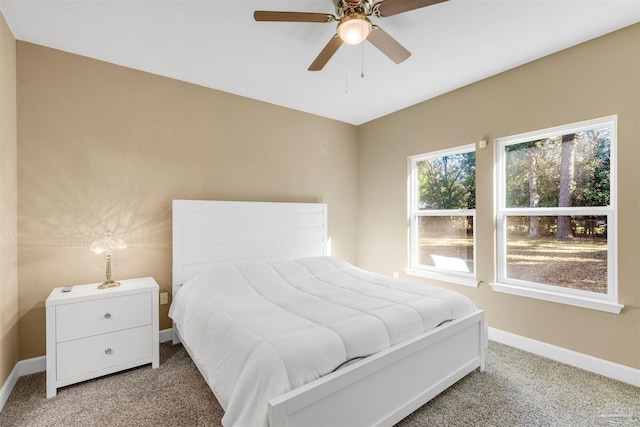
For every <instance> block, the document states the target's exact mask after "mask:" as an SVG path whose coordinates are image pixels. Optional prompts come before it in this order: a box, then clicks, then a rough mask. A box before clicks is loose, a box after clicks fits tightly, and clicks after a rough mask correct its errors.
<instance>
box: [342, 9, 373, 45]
mask: <svg viewBox="0 0 640 427" xmlns="http://www.w3.org/2000/svg"><path fill="white" fill-rule="evenodd" d="M370 32H371V21H369V19H368V18H367V17H365V16H361V15H351V16H346V17H344V18H342V20H341V21H340V24H338V37H340V38H341V39H342V41H343V42H345V43H346V44H350V45H356V44H360V43H362V42H363V41H364V40H366V38H367V37H368V36H369V33H370Z"/></svg>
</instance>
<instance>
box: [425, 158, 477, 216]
mask: <svg viewBox="0 0 640 427" xmlns="http://www.w3.org/2000/svg"><path fill="white" fill-rule="evenodd" d="M416 172H417V179H418V182H417V184H418V194H417V203H418V206H417V209H420V210H428V209H475V208H476V153H475V151H472V152H469V153H460V154H450V155H448V156H441V157H432V158H428V159H424V160H418V161H417V162H416Z"/></svg>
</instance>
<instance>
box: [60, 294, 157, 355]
mask: <svg viewBox="0 0 640 427" xmlns="http://www.w3.org/2000/svg"><path fill="white" fill-rule="evenodd" d="M151 303H152V301H151V294H150V293H148V292H146V293H141V294H135V295H127V296H121V297H113V298H103V299H98V300H94V301H86V302H81V303H73V304H63V305H59V306H57V307H56V342H58V343H60V342H63V341H69V340H73V339H76V338H82V337H89V336H92V335H97V334H102V333H107V332H114V331H119V330H122V329H128V328H134V327H137V326H143V325H149V324H151V322H152V306H151Z"/></svg>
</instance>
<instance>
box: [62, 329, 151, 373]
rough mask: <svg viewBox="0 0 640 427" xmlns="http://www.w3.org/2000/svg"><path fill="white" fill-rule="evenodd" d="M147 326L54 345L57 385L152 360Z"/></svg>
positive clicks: (149, 332) (149, 334) (149, 333)
mask: <svg viewBox="0 0 640 427" xmlns="http://www.w3.org/2000/svg"><path fill="white" fill-rule="evenodd" d="M151 329H152V327H151V325H148V326H142V327H138V328H133V329H127V330H124V331H118V332H112V333H109V334H102V335H96V336H93V337H89V338H83V339H78V340H73V341H66V342H63V343H59V344H58V345H57V360H58V366H57V370H56V371H57V378H56V379H57V381H61V380H65V379H67V378H72V377H77V376H79V375H85V374H88V373H91V372H96V371H100V370H105V369H108V368H111V367H115V366H118V365H122V364H125V363H127V362H133V361H136V360H139V359H144V358H149V360H150V361H151V356H152V350H153V347H152V334H151Z"/></svg>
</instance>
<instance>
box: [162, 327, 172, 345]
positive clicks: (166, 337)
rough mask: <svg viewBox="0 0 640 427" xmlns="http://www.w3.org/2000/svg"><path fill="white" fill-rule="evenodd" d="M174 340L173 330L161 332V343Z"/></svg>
mask: <svg viewBox="0 0 640 427" xmlns="http://www.w3.org/2000/svg"><path fill="white" fill-rule="evenodd" d="M172 339H173V329H172V328H169V329H163V330H161V331H160V342H167V341H171V340H172Z"/></svg>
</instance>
